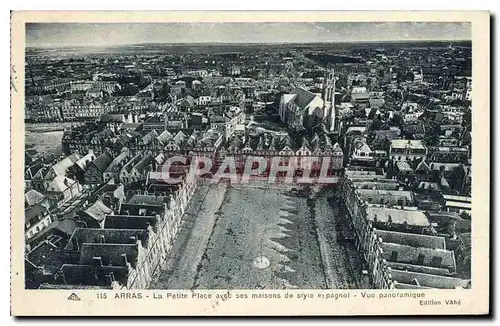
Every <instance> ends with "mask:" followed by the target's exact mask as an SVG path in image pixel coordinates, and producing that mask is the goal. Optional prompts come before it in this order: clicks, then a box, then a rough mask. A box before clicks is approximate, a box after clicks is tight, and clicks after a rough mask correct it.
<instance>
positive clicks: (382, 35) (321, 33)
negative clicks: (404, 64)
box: [26, 22, 471, 46]
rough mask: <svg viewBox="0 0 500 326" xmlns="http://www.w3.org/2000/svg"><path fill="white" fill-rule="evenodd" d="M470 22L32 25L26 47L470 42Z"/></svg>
mask: <svg viewBox="0 0 500 326" xmlns="http://www.w3.org/2000/svg"><path fill="white" fill-rule="evenodd" d="M470 39H471V27H470V24H468V23H436V22H409V23H394V22H387V23H353V22H349V23H347V22H346V23H339V22H335V23H330V22H328V23H148V24H145V23H128V24H122V23H120V24H118V23H108V24H86V23H30V24H27V25H26V45H27V46H78V45H82V46H103V45H121V44H138V43H210V42H219V43H221V42H226V43H259V42H260V43H289V42H297V43H302V42H356V41H400V40H470Z"/></svg>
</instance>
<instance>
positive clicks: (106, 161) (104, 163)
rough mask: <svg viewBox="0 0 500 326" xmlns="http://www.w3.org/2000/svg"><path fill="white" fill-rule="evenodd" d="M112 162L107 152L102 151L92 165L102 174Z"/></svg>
mask: <svg viewBox="0 0 500 326" xmlns="http://www.w3.org/2000/svg"><path fill="white" fill-rule="evenodd" d="M112 161H113V157H112V156H111V154H110V153H109V152H107V151H104V152H103V153H102V154H101V155H99V156H98V157H97V158H96V159H95V160H94V161H93V162H92V163H93V164H94V165H95V166H96V167H97V168H98V169H99V171H101V172H104V171H106V169H107V168H108V166H109V165H110V164H111V162H112Z"/></svg>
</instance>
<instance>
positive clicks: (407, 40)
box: [26, 39, 472, 49]
mask: <svg viewBox="0 0 500 326" xmlns="http://www.w3.org/2000/svg"><path fill="white" fill-rule="evenodd" d="M382 42H384V43H404V42H412V43H418V42H450V43H457V42H472V39H440V40H436V39H425V40H424V39H404V40H356V41H349V40H345V41H304V42H300V41H284V42H144V43H123V44H110V45H106V44H67V45H62V44H61V45H26V49H28V48H70V47H71V48H78V47H90V48H113V47H120V46H138V45H140V46H146V45H234V46H237V45H245V44H249V45H258V44H274V45H279V44H288V45H292V44H355V43H382Z"/></svg>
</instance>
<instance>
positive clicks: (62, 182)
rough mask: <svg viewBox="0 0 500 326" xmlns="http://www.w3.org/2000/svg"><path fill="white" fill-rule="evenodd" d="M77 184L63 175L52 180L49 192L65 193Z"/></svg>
mask: <svg viewBox="0 0 500 326" xmlns="http://www.w3.org/2000/svg"><path fill="white" fill-rule="evenodd" d="M75 183H76V181H75V180H73V179H70V178H68V177H65V176H63V175H59V176H57V177H55V178H54V180H52V181H51V182H50V183H49V186H48V188H47V190H49V191H56V192H63V191H65V190H66V189H68V188H69V186H73V185H74V184H75ZM68 185H69V186H68Z"/></svg>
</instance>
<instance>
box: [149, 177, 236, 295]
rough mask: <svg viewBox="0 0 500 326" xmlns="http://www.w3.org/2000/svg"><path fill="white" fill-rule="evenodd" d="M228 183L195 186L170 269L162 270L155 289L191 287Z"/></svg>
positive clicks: (170, 260)
mask: <svg viewBox="0 0 500 326" xmlns="http://www.w3.org/2000/svg"><path fill="white" fill-rule="evenodd" d="M225 193H226V185H225V184H223V183H220V184H218V185H212V186H208V185H202V186H199V187H198V189H197V190H196V192H195V194H194V196H193V198H192V199H191V201H190V204H189V206H188V209H187V210H186V213H185V214H184V216H183V220H184V221H183V224H182V226H181V229H180V231H179V235H178V237H177V239H176V240H175V242H174V246H173V248H172V251H171V254H170V259H169V262H168V266H167V270H166V271H162V273H161V274H160V277H159V279H158V280H157V282H156V284H153V286H152V288H155V289H191V288H192V287H193V285H194V280H195V277H196V274H197V273H198V270H197V268H198V265H199V263H200V262H201V259H202V256H203V253H204V252H205V249H206V247H207V243H208V240H209V237H210V234H211V233H212V228H213V226H214V224H215V220H216V218H217V211H218V210H219V207H220V205H221V203H222V200H223V199H224V196H225Z"/></svg>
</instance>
